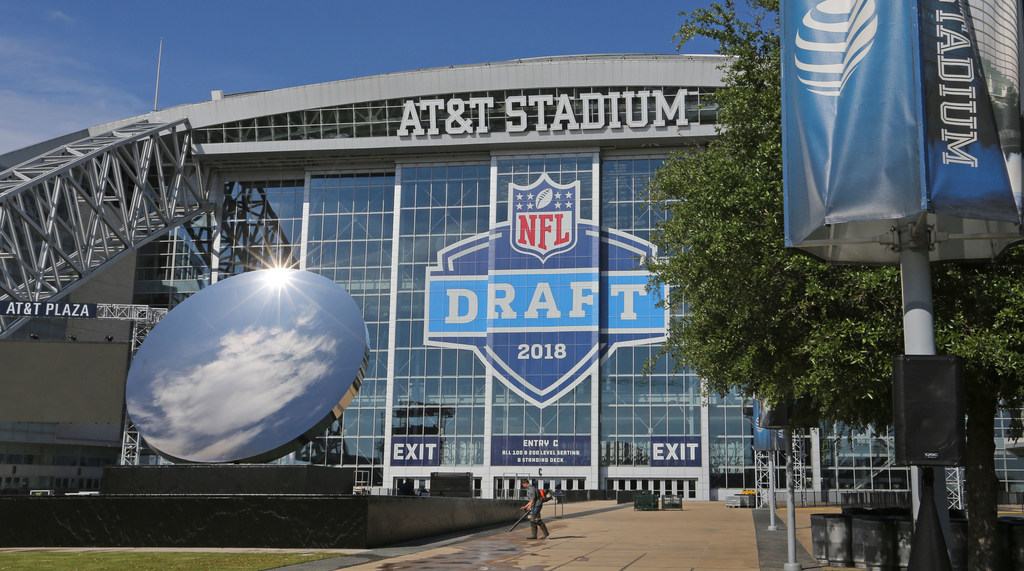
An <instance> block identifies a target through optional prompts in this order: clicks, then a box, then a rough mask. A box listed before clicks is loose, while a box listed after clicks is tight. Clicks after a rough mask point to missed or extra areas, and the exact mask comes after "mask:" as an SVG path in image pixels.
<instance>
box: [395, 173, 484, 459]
mask: <svg viewBox="0 0 1024 571" xmlns="http://www.w3.org/2000/svg"><path fill="white" fill-rule="evenodd" d="M400 201H401V206H400V210H398V213H397V224H398V238H397V243H398V256H397V258H398V259H397V263H396V267H397V271H398V276H397V277H398V279H397V287H396V288H395V296H396V303H395V311H396V314H395V320H394V327H395V336H396V339H395V350H394V364H393V367H394V384H393V397H392V402H393V405H392V411H391V414H389V415H388V420H389V421H390V423H391V434H392V436H398V437H408V436H412V437H420V436H423V437H436V438H437V439H438V456H439V458H438V465H439V466H481V465H483V463H484V434H485V430H484V423H485V411H486V404H487V401H486V393H487V391H486V367H485V366H484V364H483V363H482V362H481V361H480V360H479V359H477V358H476V356H475V355H473V353H472V352H470V351H467V350H464V349H447V348H438V347H427V346H425V345H424V343H423V339H424V332H423V322H424V318H425V316H424V306H423V299H424V296H425V287H426V281H425V280H426V272H427V266H428V265H431V264H433V263H435V261H436V257H437V252H439V251H440V250H441V249H443V248H445V247H447V246H450V245H452V244H454V243H455V242H458V241H459V240H462V239H465V238H468V237H470V236H473V235H476V234H479V233H481V232H486V231H487V228H488V225H489V213H490V164H488V163H454V164H438V165H430V166H409V167H406V168H403V169H401V185H400Z"/></svg>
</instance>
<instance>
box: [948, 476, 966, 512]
mask: <svg viewBox="0 0 1024 571" xmlns="http://www.w3.org/2000/svg"><path fill="white" fill-rule="evenodd" d="M945 472H946V500H947V501H948V502H949V507H950V509H956V510H962V509H964V508H965V507H966V505H965V504H966V502H965V501H964V469H963V468H957V467H947V468H946V470H945Z"/></svg>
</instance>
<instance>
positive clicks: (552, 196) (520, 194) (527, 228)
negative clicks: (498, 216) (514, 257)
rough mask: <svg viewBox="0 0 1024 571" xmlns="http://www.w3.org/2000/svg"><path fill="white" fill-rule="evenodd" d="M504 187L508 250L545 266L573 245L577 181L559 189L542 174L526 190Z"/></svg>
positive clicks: (574, 241) (514, 186) (513, 185)
mask: <svg viewBox="0 0 1024 571" xmlns="http://www.w3.org/2000/svg"><path fill="white" fill-rule="evenodd" d="M508 186H509V218H510V219H511V221H512V232H511V234H510V238H511V239H512V249H514V250H515V251H517V252H520V253H523V254H529V255H531V256H534V257H536V258H537V259H539V260H540V261H541V262H545V261H547V259H548V258H550V257H551V256H553V255H555V254H557V253H559V252H565V251H567V250H571V249H572V248H573V246H575V245H576V212H577V211H579V187H580V182H579V181H578V180H577V181H575V182H573V183H572V184H569V185H565V186H563V185H559V184H556V183H555V182H554V181H552V180H551V178H549V177H548V175H547V173H545V174H542V175H541V176H540V178H538V179H537V180H536V181H535V182H534V183H533V184H531V185H529V186H516V185H515V184H514V183H513V184H509V185H508Z"/></svg>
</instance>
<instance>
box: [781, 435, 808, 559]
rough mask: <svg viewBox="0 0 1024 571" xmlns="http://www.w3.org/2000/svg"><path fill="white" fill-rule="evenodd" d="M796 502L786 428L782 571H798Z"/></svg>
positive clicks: (791, 455)
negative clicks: (784, 537)
mask: <svg viewBox="0 0 1024 571" xmlns="http://www.w3.org/2000/svg"><path fill="white" fill-rule="evenodd" d="M795 501H796V499H795V494H794V493H793V429H792V428H788V427H787V428H786V536H787V537H786V542H787V551H788V554H789V557H788V559H787V563H786V564H785V565H783V566H782V571H800V569H802V568H803V567H802V566H801V565H800V563H799V562H798V561H797V560H796V506H794V505H793V503H794V502H795Z"/></svg>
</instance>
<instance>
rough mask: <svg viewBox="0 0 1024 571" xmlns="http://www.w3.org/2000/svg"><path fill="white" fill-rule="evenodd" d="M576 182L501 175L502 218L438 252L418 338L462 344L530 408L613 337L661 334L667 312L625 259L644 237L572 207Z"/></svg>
mask: <svg viewBox="0 0 1024 571" xmlns="http://www.w3.org/2000/svg"><path fill="white" fill-rule="evenodd" d="M579 186H580V183H579V181H575V182H573V183H571V184H557V183H555V182H554V181H552V180H551V178H550V177H548V175H547V174H542V175H540V176H539V177H538V178H537V179H536V180H534V181H533V182H532V183H531V184H529V185H526V186H517V185H515V184H510V185H509V193H508V194H509V201H508V204H507V208H508V217H507V219H508V222H505V223H502V224H499V225H497V226H496V227H495V228H493V229H492V230H491V231H490V232H488V233H484V234H478V235H476V236H473V237H471V238H468V239H465V240H462V241H461V242H458V243H456V244H453V245H452V246H449V247H448V248H445V249H444V250H441V251H440V252H439V253H438V263H437V265H436V266H434V267H430V268H428V269H427V276H426V278H427V279H426V282H427V291H426V300H425V301H426V315H427V324H426V328H425V332H424V337H425V339H424V343H425V344H426V345H432V346H436V347H453V348H463V349H471V350H473V351H474V352H475V353H476V354H477V356H478V357H479V358H480V359H482V360H484V361H485V362H487V363H489V364H490V365H491V366H492V368H493V371H494V376H495V377H496V378H498V379H499V380H501V382H503V383H505V384H506V385H507V386H508V387H509V388H510V389H511V390H512V391H514V392H516V393H517V394H519V395H521V396H522V397H523V398H525V399H526V400H527V401H528V402H530V403H533V404H534V405H536V406H538V407H545V406H547V405H549V404H552V403H554V402H555V401H556V400H558V398H559V397H561V396H562V395H564V394H565V393H566V392H568V391H569V390H571V389H572V388H573V387H575V386H576V385H577V384H579V383H580V382H581V381H582V380H583V379H585V378H587V377H588V376H589V375H590V374H591V373H592V372H593V371H594V368H595V366H596V365H597V363H598V362H599V360H600V359H602V358H603V357H605V356H607V355H609V354H610V353H611V352H612V351H614V350H615V348H616V347H619V346H624V345H642V344H649V343H656V342H660V341H663V340H664V339H665V334H666V328H667V325H668V314H667V312H666V311H665V309H664V308H663V307H661V306H660V305H659V304H658V302H659V301H660V300H661V299H662V298H663V296H664V295H665V292H664V291H663V290H662V291H648V290H647V283H648V278H649V275H648V273H647V272H646V271H644V270H642V269H637V268H638V266H640V264H641V262H642V260H644V259H646V258H647V257H648V256H655V255H656V254H657V251H656V249H655V247H654V246H653V245H652V244H651V243H650V242H647V241H646V240H642V239H640V238H637V237H636V236H632V235H630V234H627V233H625V232H620V231H617V230H611V229H602V228H601V227H600V225H599V224H598V223H597V221H596V220H587V219H584V218H582V217H581V209H580V193H579Z"/></svg>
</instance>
